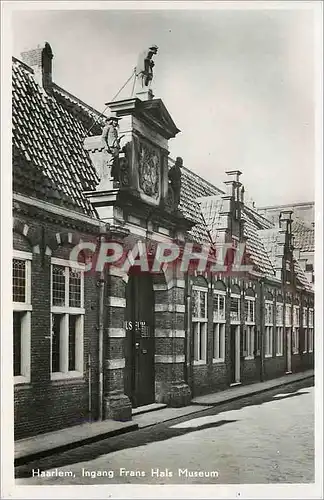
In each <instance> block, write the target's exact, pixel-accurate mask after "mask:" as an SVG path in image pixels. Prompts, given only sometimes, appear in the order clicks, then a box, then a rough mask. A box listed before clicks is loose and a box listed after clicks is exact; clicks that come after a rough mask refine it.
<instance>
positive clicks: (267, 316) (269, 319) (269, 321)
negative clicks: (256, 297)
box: [264, 301, 273, 325]
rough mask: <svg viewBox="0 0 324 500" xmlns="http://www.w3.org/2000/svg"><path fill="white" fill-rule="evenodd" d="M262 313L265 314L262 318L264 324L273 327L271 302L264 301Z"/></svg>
mask: <svg viewBox="0 0 324 500" xmlns="http://www.w3.org/2000/svg"><path fill="white" fill-rule="evenodd" d="M264 313H265V317H264V321H265V324H266V325H273V302H268V301H266V303H265V310H264Z"/></svg>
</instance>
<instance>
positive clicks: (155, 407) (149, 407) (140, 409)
mask: <svg viewBox="0 0 324 500" xmlns="http://www.w3.org/2000/svg"><path fill="white" fill-rule="evenodd" d="M166 406H167V405H166V404H163V403H152V404H150V405H144V406H138V407H137V408H133V409H132V416H133V417H134V416H135V415H141V414H142V413H149V412H151V411H156V410H162V408H166Z"/></svg>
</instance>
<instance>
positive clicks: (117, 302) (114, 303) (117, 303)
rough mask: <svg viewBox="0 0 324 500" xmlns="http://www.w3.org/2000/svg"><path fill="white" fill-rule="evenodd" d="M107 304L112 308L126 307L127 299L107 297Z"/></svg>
mask: <svg viewBox="0 0 324 500" xmlns="http://www.w3.org/2000/svg"><path fill="white" fill-rule="evenodd" d="M107 303H108V305H109V306H111V307H126V299H124V298H123V297H107Z"/></svg>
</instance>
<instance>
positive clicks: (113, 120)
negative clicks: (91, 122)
mask: <svg viewBox="0 0 324 500" xmlns="http://www.w3.org/2000/svg"><path fill="white" fill-rule="evenodd" d="M120 119H121V118H118V117H117V116H116V115H114V114H111V115H110V116H109V117H108V118H107V121H106V124H105V126H104V128H103V131H102V135H101V139H102V141H103V142H104V144H105V156H106V158H105V161H104V162H103V164H102V171H101V175H100V184H99V186H98V188H97V189H104V188H105V187H106V186H107V183H109V182H110V179H111V178H113V181H114V183H115V182H118V181H119V153H120V140H121V139H122V137H123V136H121V137H118V121H119V120H120Z"/></svg>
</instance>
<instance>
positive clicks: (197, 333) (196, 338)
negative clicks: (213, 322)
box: [193, 322, 200, 361]
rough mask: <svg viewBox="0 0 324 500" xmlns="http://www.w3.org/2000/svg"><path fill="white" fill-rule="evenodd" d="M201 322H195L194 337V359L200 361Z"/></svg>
mask: <svg viewBox="0 0 324 500" xmlns="http://www.w3.org/2000/svg"><path fill="white" fill-rule="evenodd" d="M199 326H200V324H199V323H198V322H195V323H193V338H194V359H195V361H198V360H199V359H200V328H199Z"/></svg>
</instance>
